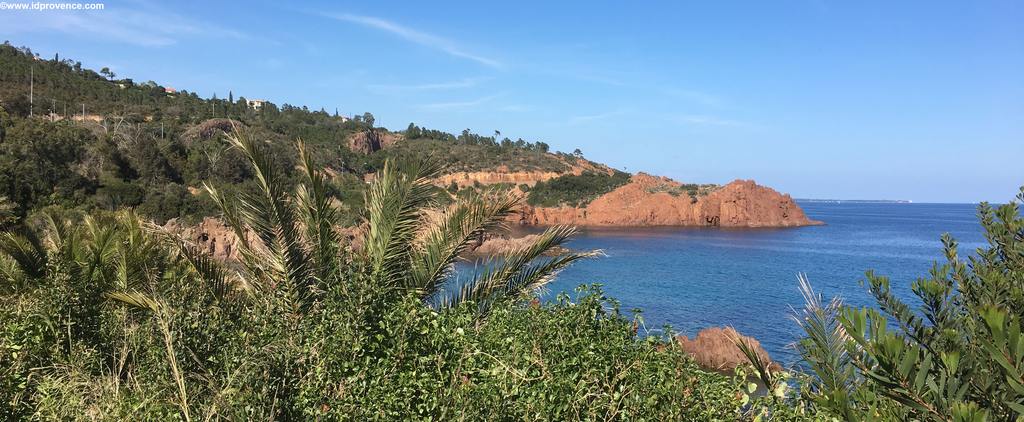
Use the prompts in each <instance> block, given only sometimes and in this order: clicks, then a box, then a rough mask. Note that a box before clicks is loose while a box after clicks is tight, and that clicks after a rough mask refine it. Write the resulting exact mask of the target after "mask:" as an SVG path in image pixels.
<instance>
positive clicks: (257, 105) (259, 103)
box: [245, 100, 267, 111]
mask: <svg viewBox="0 0 1024 422" xmlns="http://www.w3.org/2000/svg"><path fill="white" fill-rule="evenodd" d="M245 102H246V103H248V104H249V108H251V109H253V110H256V111H260V109H261V108H263V104H264V103H266V102H267V100H245Z"/></svg>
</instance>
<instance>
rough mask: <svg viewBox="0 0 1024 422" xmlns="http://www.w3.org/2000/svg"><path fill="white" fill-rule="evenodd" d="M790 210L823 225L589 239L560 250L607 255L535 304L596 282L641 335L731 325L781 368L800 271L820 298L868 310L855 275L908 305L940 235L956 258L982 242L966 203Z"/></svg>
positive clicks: (789, 357) (938, 251)
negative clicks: (638, 314)
mask: <svg viewBox="0 0 1024 422" xmlns="http://www.w3.org/2000/svg"><path fill="white" fill-rule="evenodd" d="M800 205H801V206H802V207H803V209H804V211H805V212H806V213H807V214H808V216H810V217H811V218H813V219H816V220H821V221H824V222H825V223H826V225H825V226H814V227H801V228H790V229H742V230H741V229H703V228H702V229H688V228H643V229H635V228H630V229H588V230H586V231H584V232H583V233H582V235H581V236H579V237H577V238H576V239H575V240H573V241H572V242H571V243H570V247H571V248H574V249H603V250H604V252H605V253H606V254H607V256H606V257H604V258H598V259H594V260H590V261H586V262H582V263H578V264H576V265H575V266H573V267H571V268H569V269H567V270H565V271H564V272H562V273H561V274H560V276H559V277H558V279H557V280H556V281H555V282H554V283H552V284H551V285H550V287H549V289H548V292H547V293H545V296H546V297H549V298H553V297H554V295H555V294H556V293H558V292H561V291H567V292H571V291H572V290H573V289H574V288H575V287H576V286H578V285H580V284H583V283H602V284H603V285H604V289H605V292H606V293H607V294H608V295H609V296H612V297H614V298H616V299H618V300H619V301H621V303H622V309H623V310H624V311H629V310H630V309H632V308H640V309H642V311H643V316H644V320H645V322H646V326H647V328H648V329H658V328H661V327H662V326H663V325H664V324H670V325H671V326H672V327H673V328H674V329H675V330H677V331H679V332H681V333H683V334H687V335H690V336H693V335H694V334H696V333H697V331H699V330H700V329H702V328H705V327H708V326H716V325H731V326H733V327H735V328H736V329H737V330H738V331H739V332H741V333H743V334H745V335H750V336H753V337H755V338H757V339H758V340H759V341H760V342H761V344H762V345H763V346H764V347H765V349H766V350H768V352H769V354H771V356H772V358H773V359H775V360H778V361H781V362H783V363H786V364H789V363H793V362H794V361H795V360H796V358H797V357H796V355H795V353H794V351H793V350H792V349H791V348H790V347H789V345H790V344H791V343H793V342H794V341H795V340H796V339H797V338H798V337H799V335H800V330H799V327H797V325H796V323H794V322H793V321H792V320H790V319H789V315H791V314H792V309H791V307H793V308H800V307H801V306H802V304H803V302H802V299H801V296H800V293H799V291H798V290H797V279H796V277H797V273H800V272H803V273H806V274H807V276H808V277H809V278H810V280H811V283H812V284H813V286H814V287H815V289H816V290H817V291H818V292H820V293H822V294H824V295H825V296H826V298H827V297H830V296H833V295H840V296H842V297H843V299H844V300H845V302H846V303H848V304H853V305H870V304H872V303H873V302H872V301H871V299H870V298H869V296H868V294H867V291H866V289H865V288H864V287H863V286H861V284H860V283H859V281H860V280H862V279H863V278H864V272H865V271H866V270H868V269H874V270H875V272H876V273H877V274H880V275H887V276H889V277H890V278H891V279H892V286H893V290H894V291H895V292H896V293H897V294H899V295H900V296H902V297H904V298H911V297H912V293H911V292H910V283H911V282H912V281H913V280H915V279H916V278H918V277H924V276H927V274H928V271H929V270H930V269H931V267H932V263H933V262H935V261H937V260H941V259H942V244H941V242H940V240H939V237H940V235H942V233H945V232H948V233H950V234H952V235H953V236H954V237H955V238H956V239H957V240H958V241H959V242H960V246H961V255H962V256H966V255H967V254H968V253H969V252H971V251H973V250H975V249H976V248H978V247H982V246H984V244H985V241H984V237H983V235H982V232H981V227H980V225H979V223H978V221H977V218H976V207H975V206H974V205H969V204H894V203H841V204H835V203H801V204H800Z"/></svg>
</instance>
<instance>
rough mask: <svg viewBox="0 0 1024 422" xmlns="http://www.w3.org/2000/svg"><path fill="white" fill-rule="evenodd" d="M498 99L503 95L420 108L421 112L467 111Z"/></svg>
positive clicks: (433, 104) (427, 105)
mask: <svg viewBox="0 0 1024 422" xmlns="http://www.w3.org/2000/svg"><path fill="white" fill-rule="evenodd" d="M498 97H501V94H497V95H489V96H486V97H481V98H477V99H475V100H466V101H452V102H440V103H430V104H422V105H420V106H419V108H420V109H421V110H427V111H443V110H456V109H466V108H472V107H478V106H481V105H483V104H486V103H488V102H491V101H493V100H494V99H496V98H498Z"/></svg>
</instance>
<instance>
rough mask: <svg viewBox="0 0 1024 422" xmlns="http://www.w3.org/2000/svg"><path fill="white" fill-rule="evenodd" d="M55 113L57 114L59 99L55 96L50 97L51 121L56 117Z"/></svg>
mask: <svg viewBox="0 0 1024 422" xmlns="http://www.w3.org/2000/svg"><path fill="white" fill-rule="evenodd" d="M54 114H57V100H55V99H53V98H50V121H51V122H52V121H53V120H54V119H55V117H56V116H54Z"/></svg>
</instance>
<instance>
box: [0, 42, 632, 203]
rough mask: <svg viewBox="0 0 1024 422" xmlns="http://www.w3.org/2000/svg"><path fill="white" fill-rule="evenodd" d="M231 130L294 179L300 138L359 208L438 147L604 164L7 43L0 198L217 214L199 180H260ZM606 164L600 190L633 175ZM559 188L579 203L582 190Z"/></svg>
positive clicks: (457, 162)
mask: <svg viewBox="0 0 1024 422" xmlns="http://www.w3.org/2000/svg"><path fill="white" fill-rule="evenodd" d="M233 129H243V130H245V131H246V132H248V133H250V134H251V135H252V136H254V137H257V138H259V139H264V140H267V141H269V142H270V144H271V148H272V149H273V150H274V154H275V157H277V163H276V165H278V166H279V167H280V170H281V171H283V172H284V173H285V174H287V175H289V178H294V177H295V165H296V159H297V157H296V154H295V151H294V148H293V145H294V141H295V140H296V139H302V140H303V141H304V142H305V143H306V144H307V146H308V148H310V149H311V150H312V151H314V152H315V153H314V154H313V156H314V157H316V159H317V161H318V163H317V164H318V165H322V166H324V167H325V168H326V169H328V171H329V172H330V174H331V175H332V176H333V177H332V178H331V180H330V188H331V189H333V190H334V191H335V193H337V194H338V196H339V197H341V198H342V199H343V202H344V204H343V205H344V207H343V208H345V209H346V210H348V211H349V213H350V214H351V215H352V216H353V217H354V216H355V215H356V214H357V213H358V212H359V210H360V209H361V201H362V196H363V195H362V191H363V189H364V186H365V184H364V182H363V181H364V180H365V179H366V178H367V175H370V174H373V173H376V172H378V171H379V170H380V169H382V167H383V164H384V162H385V161H386V160H388V159H396V160H402V159H405V158H413V157H423V156H432V157H434V159H435V160H436V161H437V162H439V163H442V164H444V165H445V166H446V171H448V172H457V171H495V170H496V169H500V170H501V171H542V172H553V173H558V174H564V173H568V172H570V171H571V170H572V169H573V168H574V166H577V164H581V163H583V164H586V165H587V167H589V168H601V169H607V167H605V166H602V165H599V164H595V163H590V162H588V161H586V160H584V159H583V158H582V156H581V154H579V153H578V151H577V152H576V153H574V154H565V153H553V152H551V151H549V146H548V145H547V144H546V143H544V142H528V141H525V140H522V139H518V140H512V139H509V138H501V135H500V133H499V132H497V131H495V132H494V135H492V136H487V135H480V134H476V133H473V132H471V131H470V130H469V129H466V130H464V131H462V132H461V133H460V134H457V135H456V134H451V133H447V132H443V131H439V130H433V129H429V128H425V127H421V126H417V125H415V124H413V123H410V124H409V126H408V127H407V128H406V129H405V130H403V131H397V132H392V131H389V130H387V129H384V128H377V127H375V126H374V117H373V115H372V114H371V113H368V112H367V113H363V114H361V115H356V116H353V117H352V118H348V117H346V116H340V115H338V114H337V112H335V113H334V114H331V113H328V112H327V111H325V110H322V109H321V110H309V109H308V108H307V107H299V106H293V105H289V104H281V105H278V104H275V103H273V102H270V101H267V102H263V103H261V104H259V106H258V107H256V106H255V105H254V104H250V103H249V102H248V101H247V99H246V98H243V97H241V96H239V97H235V95H234V93H233V92H229V93H228V95H227V98H218V97H217V96H216V95H214V96H213V97H211V98H202V97H200V96H199V95H197V94H196V93H194V92H189V91H188V90H187V89H181V90H174V89H171V88H169V87H165V86H162V85H161V84H159V83H157V82H153V81H146V82H139V81H135V80H132V79H129V78H119V77H118V76H117V75H115V74H114V73H113V72H111V71H110V70H109V69H105V68H104V69H101V70H99V71H94V70H91V69H86V68H83V67H82V65H81V63H79V62H76V61H73V60H69V59H67V58H63V57H60V56H55V57H53V58H52V59H51V58H41V57H39V56H38V55H37V54H35V53H33V52H32V51H31V50H30V49H29V48H26V47H21V48H18V47H14V46H12V45H11V44H10V43H4V44H3V45H0V197H3V198H4V201H5V205H4V206H5V207H6V208H8V209H11V210H12V212H13V213H14V214H15V215H16V216H18V217H24V216H26V215H28V214H29V213H30V212H31V211H33V210H36V209H39V208H42V207H46V206H62V207H72V208H80V209H84V210H90V209H108V210H115V209H118V208H122V207H135V208H136V209H137V210H138V211H139V212H140V213H141V214H143V215H145V216H147V217H149V218H152V219H154V220H156V221H157V222H163V221H166V220H168V219H171V218H181V217H185V218H189V219H194V218H197V217H200V216H204V215H209V214H212V213H213V204H212V203H211V202H210V200H209V198H208V197H206V196H205V194H204V193H202V190H201V189H199V188H200V187H201V186H202V184H203V183H204V182H210V183H215V184H217V185H218V186H225V187H226V189H228V190H229V191H236V192H243V191H247V190H251V189H253V179H252V177H253V175H252V174H251V172H250V171H249V170H248V169H247V167H246V166H245V165H244V162H243V161H242V160H241V157H240V155H239V154H238V152H237V151H234V150H232V149H231V148H229V147H228V146H227V144H226V143H225V142H224V141H223V139H222V138H223V137H222V134H223V133H224V132H228V131H231V130H233ZM357 135H362V136H367V135H369V136H377V137H380V136H386V137H389V139H395V140H398V142H395V143H394V144H393V145H390V146H389V147H388V148H374V149H370V150H368V151H361V150H359V149H358V148H353V145H352V144H351V140H352V139H353V137H354V136H357ZM608 173H609V175H607V176H605V175H603V173H602V174H598V175H596V176H595V175H587V176H586V177H584V178H583V179H585V180H586V181H588V182H589V181H592V180H593V179H595V178H596V179H600V180H599V181H598V182H599V183H600V184H601V186H602V189H607V188H608V187H609V186H611V187H614V186H613V185H615V184H618V183H624V180H625V179H628V178H623V177H622V175H619V174H616V176H617V177H612V176H611V175H612V174H614V173H615V172H612V171H608ZM566 177H575V175H569V174H567V175H566ZM604 179H608V180H604ZM567 185H572V184H567ZM549 190H550V189H547V190H545V193H544V195H545V201H548V202H550V201H552V199H551V198H555V199H554V201H555V202H557V201H558V198H560V196H559V195H558V194H557V193H556V194H555V195H552V194H551V192H548V191H549ZM457 191H458V189H455V190H452V193H453V194H456V193H457ZM229 193H231V192H229ZM564 196H565V198H566V200H568V199H569V198H572V199H573V200H578V197H579V196H580V194H579V193H578V192H576V193H572V192H566V194H565V195H564Z"/></svg>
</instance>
